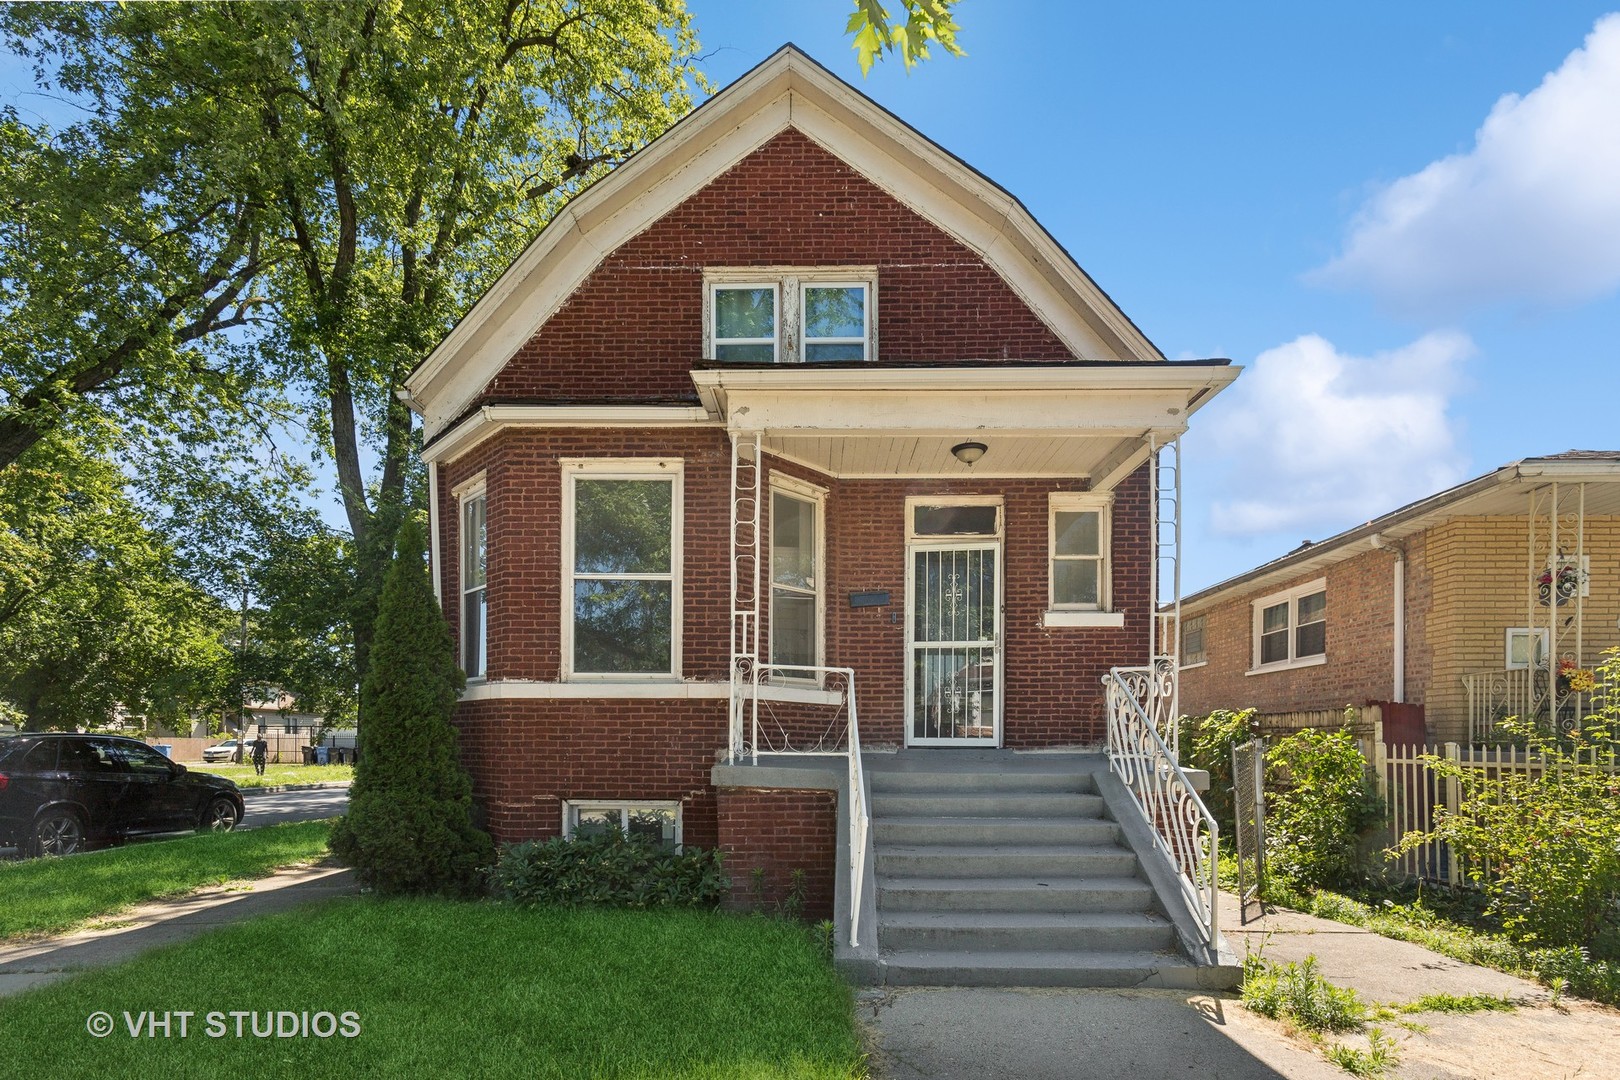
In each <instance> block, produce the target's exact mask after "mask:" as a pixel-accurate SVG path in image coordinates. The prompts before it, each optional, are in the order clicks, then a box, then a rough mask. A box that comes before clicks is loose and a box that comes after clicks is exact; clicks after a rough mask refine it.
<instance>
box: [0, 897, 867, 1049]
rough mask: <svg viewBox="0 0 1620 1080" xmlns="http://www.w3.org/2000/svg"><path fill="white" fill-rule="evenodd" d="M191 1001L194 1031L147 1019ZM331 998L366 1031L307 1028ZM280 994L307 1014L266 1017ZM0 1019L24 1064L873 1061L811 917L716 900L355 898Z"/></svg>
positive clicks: (119, 973) (63, 989)
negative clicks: (151, 1030)
mask: <svg viewBox="0 0 1620 1080" xmlns="http://www.w3.org/2000/svg"><path fill="white" fill-rule="evenodd" d="M182 1010H184V1011H189V1012H191V1013H192V1014H193V1015H192V1016H191V1017H189V1018H188V1034H187V1035H186V1036H185V1037H181V1036H180V1035H179V1032H178V1027H177V1021H173V1020H172V1019H171V1024H170V1034H169V1036H168V1037H158V1038H151V1037H144V1036H141V1037H134V1036H131V1035H130V1034H129V1031H128V1025H129V1021H131V1020H133V1021H134V1023H135V1025H136V1027H137V1029H139V1028H140V1025H141V1022H142V1015H141V1014H142V1013H143V1012H147V1013H151V1012H155V1013H156V1014H158V1015H159V1016H168V1017H171V1018H172V1017H173V1016H174V1015H175V1014H177V1013H178V1012H179V1011H182ZM233 1011H240V1012H243V1013H245V1014H251V1015H245V1016H244V1017H243V1034H242V1035H240V1036H239V1035H238V1034H237V1030H236V1020H235V1019H233V1018H232V1017H231V1015H230V1014H231V1013H232V1012H233ZM323 1011H324V1012H327V1013H329V1014H331V1015H334V1016H341V1015H342V1014H344V1013H352V1014H354V1015H353V1020H352V1024H351V1027H352V1028H355V1029H357V1034H355V1035H353V1036H352V1037H344V1036H343V1035H341V1034H337V1035H332V1034H330V1033H329V1034H328V1037H324V1038H322V1037H319V1036H318V1035H317V1034H315V1033H314V1031H313V1030H311V1033H310V1034H307V1035H306V1034H303V1033H302V1029H303V1023H302V1016H303V1014H305V1013H308V1014H310V1016H311V1018H312V1020H313V1018H314V1016H315V1014H316V1013H319V1012H323ZM281 1012H288V1013H291V1014H293V1019H294V1027H295V1028H296V1029H297V1031H298V1033H295V1034H294V1035H292V1036H290V1037H285V1038H282V1037H277V1036H275V1035H268V1036H261V1035H256V1034H255V1033H254V1032H255V1027H257V1030H258V1031H261V1032H264V1031H269V1030H270V1026H271V1023H272V1022H273V1021H275V1020H277V1019H279V1016H278V1015H277V1014H279V1013H281ZM95 1013H105V1014H107V1016H108V1019H109V1020H110V1021H111V1032H110V1034H107V1035H106V1036H104V1037H100V1038H96V1037H92V1035H91V1034H89V1033H88V1032H87V1021H88V1020H89V1018H90V1017H91V1016H92V1014H95ZM126 1013H128V1014H130V1015H129V1017H127V1018H126V1016H125V1014H126ZM210 1013H218V1014H220V1016H219V1018H218V1020H217V1023H216V1024H215V1025H214V1027H213V1028H212V1031H217V1032H218V1034H217V1035H216V1034H212V1033H211V1029H210V1025H209V1020H210V1016H209V1014H210ZM328 1027H330V1024H328ZM0 1031H5V1032H6V1033H7V1045H6V1068H7V1070H9V1072H10V1073H13V1074H15V1075H18V1076H46V1075H49V1076H118V1077H127V1078H133V1080H141V1078H147V1077H150V1078H153V1080H156V1078H164V1080H171V1078H173V1077H177V1076H198V1077H201V1076H231V1075H235V1076H252V1077H256V1078H264V1080H277V1078H282V1077H285V1078H289V1080H291V1078H296V1080H306V1078H308V1077H310V1076H354V1077H359V1076H378V1077H381V1076H524V1077H535V1078H548V1077H557V1078H568V1080H573V1078H576V1077H593V1078H620V1077H625V1078H629V1077H635V1078H641V1077H647V1078H652V1077H657V1078H660V1080H663V1078H668V1080H689V1078H690V1080H719V1078H738V1080H741V1078H749V1080H753V1078H760V1080H772V1078H795V1080H798V1078H804V1080H849V1078H852V1077H860V1076H864V1075H865V1067H864V1063H863V1060H862V1056H861V1050H860V1043H859V1039H858V1034H857V1029H856V1025H855V1020H854V1010H853V1007H852V1001H851V991H850V989H849V987H848V986H846V985H845V984H844V983H843V981H842V980H841V979H839V977H838V975H837V973H836V972H834V971H833V969H832V967H831V965H830V964H828V963H827V962H826V960H825V959H824V958H823V957H822V956H821V955H820V954H819V953H818V951H817V948H816V945H815V943H814V941H813V940H812V938H811V935H809V934H808V933H806V932H805V930H804V928H803V927H800V926H797V925H794V924H791V923H788V922H786V921H783V920H776V919H750V918H744V917H738V916H729V915H719V914H713V913H709V912H697V911H659V912H635V911H604V910H587V911H561V910H557V909H520V908H516V907H512V906H509V905H503V904H496V903H490V902H465V901H463V902H456V901H446V900H422V899H410V900H380V899H374V898H369V897H358V898H352V899H342V900H335V901H330V902H326V903H323V904H321V905H318V906H314V907H309V908H305V909H303V910H301V911H299V912H297V913H296V914H288V915H281V916H270V917H266V918H263V919H257V920H254V921H251V922H247V923H242V924H239V925H236V926H231V927H227V928H224V929H222V930H219V931H217V932H215V933H212V934H209V935H207V936H205V937H203V938H200V939H198V940H196V941H193V942H189V943H186V944H184V945H180V946H176V947H173V948H168V949H162V950H159V951H156V952H153V953H149V954H147V955H146V956H143V957H141V958H139V959H137V960H134V961H132V962H130V963H127V964H123V965H120V966H118V967H116V968H110V969H106V970H102V971H98V972H96V973H95V974H94V976H93V977H80V978H76V979H72V980H69V981H65V982H62V983H58V984H55V985H51V986H46V987H42V988H40V989H37V990H33V991H29V992H26V993H24V994H21V995H18V996H17V997H14V998H10V999H5V1000H0Z"/></svg>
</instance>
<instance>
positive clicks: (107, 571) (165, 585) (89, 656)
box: [0, 429, 235, 730]
mask: <svg viewBox="0 0 1620 1080" xmlns="http://www.w3.org/2000/svg"><path fill="white" fill-rule="evenodd" d="M95 443H96V440H95V439H92V438H90V437H88V436H87V437H83V438H79V439H72V438H69V437H67V435H66V434H65V432H64V431H63V430H61V429H58V430H56V431H54V432H52V433H51V434H49V435H48V436H46V437H45V438H44V439H42V440H41V441H40V442H38V443H37V444H36V445H35V446H34V447H33V448H32V450H31V451H30V453H29V454H28V455H27V456H26V457H25V458H24V460H23V461H21V462H19V463H17V464H16V465H14V466H13V467H11V468H9V469H5V470H0V698H5V699H8V700H9V701H10V702H12V703H13V705H14V706H15V707H16V708H17V709H18V710H19V711H20V712H21V713H22V714H23V716H24V718H25V726H27V727H28V728H30V729H34V730H38V729H44V728H60V727H74V726H80V725H86V724H100V723H107V722H109V721H111V720H112V719H113V718H114V715H115V712H116V710H117V708H118V707H120V706H122V707H123V708H124V709H125V710H127V711H128V712H129V713H132V714H134V715H136V716H138V717H141V718H143V719H146V720H152V721H164V722H167V723H170V724H183V723H185V722H186V721H187V720H188V719H189V718H190V717H191V716H193V715H195V714H197V713H202V712H210V711H213V710H216V709H217V708H218V707H219V706H220V704H221V703H222V702H223V701H225V700H228V699H229V694H230V687H231V685H232V684H233V679H234V675H235V667H234V665H233V663H232V657H231V655H230V652H229V649H228V648H227V646H226V645H225V643H224V641H223V634H224V631H225V628H226V627H227V626H228V622H229V620H228V615H227V613H226V612H225V610H224V608H223V607H222V606H221V605H220V604H219V602H218V601H216V600H215V599H214V598H213V597H212V596H210V595H209V594H208V593H206V592H204V591H203V590H202V589H199V588H198V587H196V586H195V585H194V584H192V582H191V581H189V580H188V578H187V577H186V575H185V574H184V572H183V565H182V560H181V559H180V558H179V556H178V554H177V553H176V551H175V549H174V547H173V546H172V545H170V544H169V543H167V542H166V541H165V539H164V538H163V536H162V535H161V534H159V533H157V532H154V531H153V530H152V529H150V528H148V527H147V524H146V520H145V515H144V514H143V512H142V510H141V508H140V507H139V506H138V504H137V503H136V501H135V500H134V499H133V498H132V497H131V495H130V493H129V492H128V491H127V490H126V478H125V476H124V473H123V471H122V470H121V469H119V468H118V467H117V466H115V465H113V464H112V463H111V462H110V461H109V460H108V455H107V454H105V453H104V452H103V451H104V449H105V448H104V447H102V446H97V445H95Z"/></svg>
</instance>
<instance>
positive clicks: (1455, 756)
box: [1372, 732, 1617, 885]
mask: <svg viewBox="0 0 1620 1080" xmlns="http://www.w3.org/2000/svg"><path fill="white" fill-rule="evenodd" d="M1372 749H1373V753H1372V767H1373V774H1374V776H1375V777H1376V779H1377V782H1378V794H1379V796H1380V797H1381V798H1382V799H1383V800H1384V806H1385V808H1386V810H1387V811H1388V813H1389V836H1390V843H1391V844H1394V843H1396V842H1398V841H1399V840H1400V839H1401V837H1403V836H1405V835H1406V834H1407V833H1409V832H1428V831H1430V830H1431V829H1432V828H1433V827H1434V820H1435V815H1436V814H1437V813H1439V812H1441V811H1444V812H1446V813H1453V814H1455V813H1458V812H1459V811H1460V808H1461V804H1462V784H1461V782H1460V781H1458V780H1457V779H1456V778H1454V777H1449V776H1442V775H1440V774H1439V773H1437V772H1436V771H1435V769H1434V767H1433V764H1432V762H1430V761H1429V760H1427V758H1428V757H1430V756H1433V757H1438V758H1445V759H1446V760H1448V761H1455V762H1458V763H1459V764H1461V765H1464V766H1466V767H1468V768H1470V769H1477V770H1479V771H1480V772H1482V773H1484V774H1485V776H1486V777H1487V778H1490V779H1496V778H1497V777H1501V776H1504V775H1508V774H1522V775H1527V776H1536V775H1540V774H1541V773H1542V772H1543V771H1545V770H1546V769H1547V768H1548V767H1549V766H1548V765H1547V763H1546V762H1545V761H1543V760H1542V758H1541V757H1540V756H1539V755H1536V754H1532V753H1531V752H1530V751H1528V750H1526V749H1524V748H1523V747H1515V746H1481V745H1464V744H1461V743H1454V742H1448V743H1441V744H1438V745H1428V746H1425V745H1411V746H1390V745H1388V744H1386V743H1385V742H1384V741H1383V738H1382V732H1379V733H1378V734H1377V736H1376V737H1375V739H1374V741H1373V744H1372ZM1578 760H1579V761H1581V762H1582V763H1583V764H1588V765H1594V766H1602V767H1603V768H1605V769H1607V770H1608V771H1610V772H1615V771H1617V770H1616V757H1615V753H1614V751H1613V750H1612V749H1598V748H1593V749H1592V750H1590V751H1589V753H1583V754H1581V755H1580V757H1579V758H1578ZM1553 767H1556V765H1554V766H1553ZM1390 866H1391V868H1392V869H1394V870H1396V871H1398V872H1399V873H1400V874H1401V875H1402V876H1404V877H1408V878H1420V879H1422V880H1424V881H1435V882H1445V883H1446V884H1448V885H1461V884H1463V883H1464V882H1466V881H1467V880H1468V868H1467V867H1466V866H1463V865H1462V863H1461V860H1460V859H1458V858H1455V857H1454V856H1453V854H1452V852H1451V848H1450V845H1448V844H1445V843H1442V842H1440V841H1433V840H1431V841H1428V842H1426V843H1423V844H1420V845H1418V846H1416V847H1413V848H1411V849H1410V850H1408V851H1405V852H1403V853H1402V854H1401V855H1399V856H1398V857H1396V858H1395V859H1394V860H1393V861H1392V862H1391V863H1390ZM1487 872H1488V871H1487Z"/></svg>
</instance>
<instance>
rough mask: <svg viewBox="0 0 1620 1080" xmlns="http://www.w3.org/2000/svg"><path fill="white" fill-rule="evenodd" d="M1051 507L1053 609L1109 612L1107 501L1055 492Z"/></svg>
mask: <svg viewBox="0 0 1620 1080" xmlns="http://www.w3.org/2000/svg"><path fill="white" fill-rule="evenodd" d="M1048 510H1049V519H1048V526H1049V537H1048V539H1049V546H1048V550H1049V552H1050V555H1051V574H1050V575H1049V577H1050V588H1051V607H1052V610H1054V611H1063V610H1069V611H1107V610H1108V602H1109V596H1108V593H1109V573H1108V534H1109V523H1108V516H1109V515H1108V503H1107V502H1106V500H1100V499H1098V498H1097V497H1096V496H1085V495H1053V496H1052V497H1051V500H1050V502H1049V504H1048Z"/></svg>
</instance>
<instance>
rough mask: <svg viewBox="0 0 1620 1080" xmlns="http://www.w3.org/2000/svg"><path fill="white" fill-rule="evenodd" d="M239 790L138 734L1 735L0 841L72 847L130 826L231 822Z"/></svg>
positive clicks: (49, 851) (61, 851) (153, 828)
mask: <svg viewBox="0 0 1620 1080" xmlns="http://www.w3.org/2000/svg"><path fill="white" fill-rule="evenodd" d="M241 820H242V796H241V794H240V793H239V792H238V791H237V790H236V785H235V784H233V783H232V782H231V781H229V780H227V779H225V778H224V777H222V776H210V775H209V774H207V773H194V772H188V771H187V770H186V767H185V766H184V765H177V764H175V763H174V762H172V761H170V760H169V759H168V758H166V757H164V756H163V755H162V754H160V753H158V752H157V751H156V750H154V749H152V748H151V747H150V746H147V745H146V744H145V743H143V742H138V741H136V740H135V739H121V738H119V737H118V736H116V735H72V734H41V735H18V736H13V737H9V738H4V739H0V846H7V845H9V846H14V847H19V848H21V849H23V851H24V852H25V853H26V854H30V855H71V854H72V853H74V852H76V851H82V850H84V849H85V848H87V847H89V846H90V845H91V844H92V843H94V842H97V841H100V840H105V839H108V838H112V837H118V836H127V835H130V834H132V833H158V832H177V831H179V830H182V829H205V830H206V829H218V830H225V829H234V828H235V827H236V823H237V822H238V821H241Z"/></svg>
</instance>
